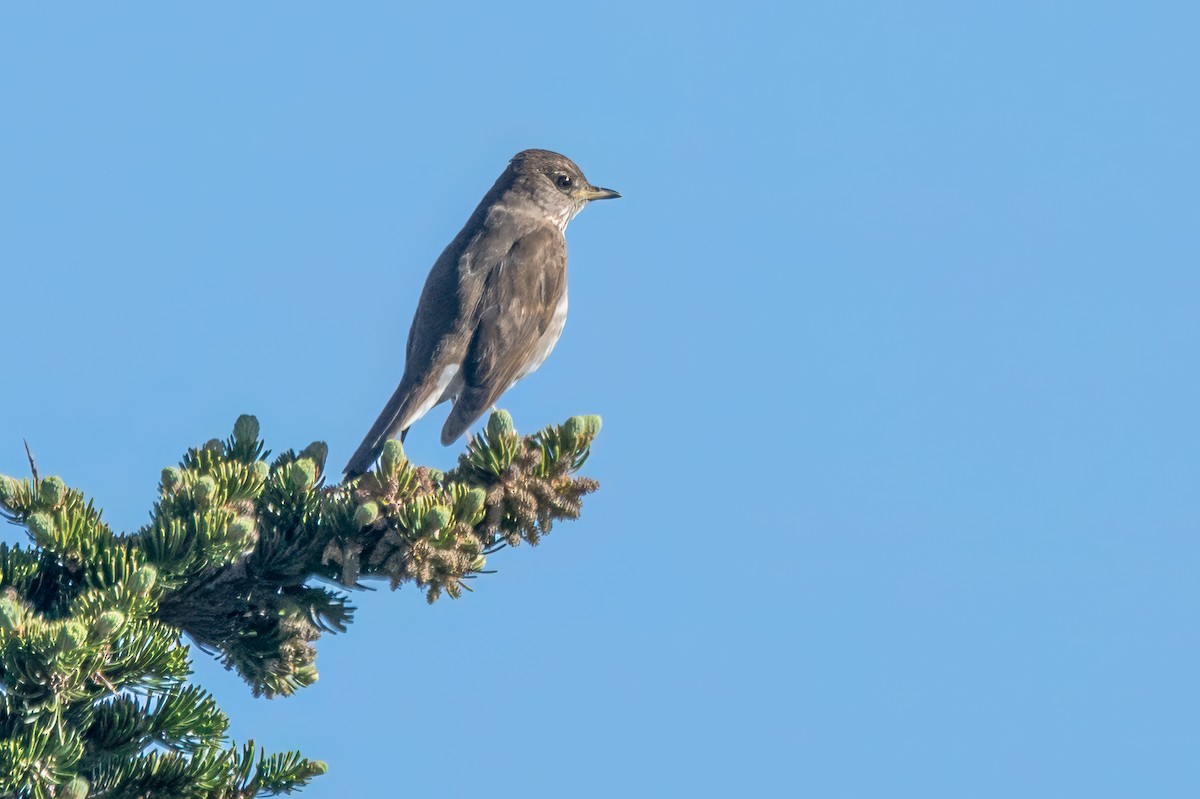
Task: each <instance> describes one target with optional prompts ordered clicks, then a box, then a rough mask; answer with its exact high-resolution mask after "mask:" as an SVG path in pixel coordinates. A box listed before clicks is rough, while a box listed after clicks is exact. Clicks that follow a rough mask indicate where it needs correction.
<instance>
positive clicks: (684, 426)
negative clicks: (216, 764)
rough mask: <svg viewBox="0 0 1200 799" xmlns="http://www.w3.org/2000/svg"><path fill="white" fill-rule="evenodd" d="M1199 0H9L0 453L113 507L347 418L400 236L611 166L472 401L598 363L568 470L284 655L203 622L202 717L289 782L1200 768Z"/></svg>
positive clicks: (442, 791)
mask: <svg viewBox="0 0 1200 799" xmlns="http://www.w3.org/2000/svg"><path fill="white" fill-rule="evenodd" d="M431 5H432V4H431ZM1198 24H1200V14H1198V13H1197V12H1196V10H1195V8H1194V6H1192V5H1189V4H1184V3H1154V2H1149V3H1140V4H1133V3H1105V2H1099V3H1096V2H1093V3H1073V2H1068V3H1058V4H1045V3H1028V2H1009V3H932V2H907V3H886V2H863V3H856V4H823V5H819V6H808V5H804V6H795V7H790V6H785V4H777V5H761V4H756V3H739V4H737V5H736V6H731V7H718V6H708V7H706V6H704V5H697V4H694V3H689V4H684V3H661V4H646V7H644V6H643V4H637V3H620V2H609V3H604V4H564V3H540V4H535V3H527V4H521V5H520V6H511V5H500V4H492V5H491V6H489V7H483V6H482V5H481V6H480V7H478V8H461V9H456V10H451V9H446V10H432V8H426V9H423V10H421V9H409V8H402V7H401V4H379V3H360V4H354V6H353V7H352V8H351V7H347V6H345V5H342V6H337V7H335V6H333V5H328V4H311V3H289V4H256V5H255V6H254V7H253V8H251V7H246V6H243V5H241V4H222V3H216V4H212V3H210V4H206V5H205V6H204V7H203V8H195V9H188V10H184V9H180V8H178V7H172V8H167V7H165V6H163V5H161V4H132V3H120V4H103V5H102V6H99V5H87V6H84V5H80V6H78V7H77V8H74V9H73V10H71V11H67V10H65V9H62V8H59V9H56V11H54V12H49V11H46V10H44V9H41V8H38V9H36V10H28V9H16V8H15V7H7V8H5V9H4V10H3V11H2V12H0V100H2V102H3V113H2V116H3V124H0V296H2V297H3V299H4V302H3V312H2V315H0V332H2V333H3V340H4V341H5V342H6V346H5V348H4V356H3V377H0V380H2V381H3V382H2V385H3V387H4V390H3V391H0V472H5V473H23V472H24V471H25V469H26V466H25V462H24V454H23V451H22V448H21V439H22V438H28V439H29V441H30V443H31V445H32V446H33V448H34V450H35V452H36V454H37V456H38V459H39V464H40V466H41V468H42V470H43V471H44V472H48V473H49V472H53V473H58V474H61V475H62V476H63V477H64V478H65V479H66V480H67V481H68V482H69V483H70V484H72V485H75V486H78V487H80V488H82V489H84V490H85V491H87V492H89V494H91V495H92V496H94V497H95V499H96V500H97V502H98V503H99V504H100V505H101V506H103V507H104V508H105V509H106V518H107V519H108V520H109V521H110V523H112V524H114V525H115V526H117V527H118V528H121V529H126V530H132V529H135V528H136V527H137V526H138V525H140V524H141V523H142V522H143V520H144V519H145V518H146V513H147V512H148V509H149V506H150V503H151V502H152V500H153V497H154V489H155V483H156V479H157V476H158V473H159V470H160V469H161V468H162V467H163V466H164V465H167V464H169V463H173V462H175V461H176V460H177V459H178V457H179V455H180V453H181V452H182V450H183V449H184V448H185V447H186V446H188V445H192V444H196V443H199V442H202V441H204V440H206V439H208V438H210V437H213V436H220V435H225V434H226V433H227V432H228V430H229V429H230V427H231V425H232V423H233V420H234V419H235V418H236V416H237V415H238V414H239V413H243V412H251V413H255V414H257V415H258V416H259V418H260V420H261V422H262V426H263V431H264V433H265V435H266V436H267V439H268V443H269V445H270V446H272V447H273V448H274V449H276V450H280V449H285V448H287V447H297V448H298V447H302V446H304V445H305V444H307V443H308V442H309V441H311V440H313V439H323V440H325V441H327V442H328V443H329V446H330V451H331V461H332V462H335V463H336V464H339V465H340V464H341V463H344V461H345V459H346V458H347V457H348V456H349V454H350V453H351V451H352V450H353V449H354V447H355V446H356V445H357V444H358V441H359V440H360V438H361V437H362V435H363V433H364V432H365V431H366V429H367V428H368V427H369V425H370V424H371V422H372V421H373V420H374V418H375V415H376V413H377V412H378V410H379V408H380V407H381V406H382V403H383V402H384V400H385V399H386V398H387V396H388V395H389V394H390V392H391V391H392V389H393V388H394V385H395V383H396V382H397V380H398V378H399V375H400V372H401V369H402V364H403V354H402V351H403V342H404V338H405V335H406V333H407V329H408V324H409V321H410V319H411V315H412V311H413V308H414V306H415V303H416V299H417V296H418V293H419V290H420V287H421V284H422V281H423V280H424V276H425V273H426V271H427V270H428V268H429V266H430V265H431V264H432V262H433V260H434V258H435V257H436V256H437V254H438V253H439V252H440V250H441V249H442V247H443V246H445V244H446V243H447V242H448V241H449V240H450V238H451V237H452V236H453V235H454V233H455V232H457V230H458V229H459V227H460V226H461V225H462V223H463V222H464V221H465V219H466V217H467V215H468V214H469V212H470V211H471V209H472V208H473V207H474V205H475V203H476V202H478V200H479V198H480V197H481V196H482V194H483V192H484V191H485V190H486V189H487V188H488V187H489V186H490V185H491V183H492V181H493V180H494V179H495V177H496V175H497V174H499V172H500V171H501V170H502V169H503V167H504V165H505V162H506V161H507V159H508V158H509V157H510V156H511V155H512V154H513V153H515V152H516V151H518V150H520V149H524V148H526V147H545V148H549V149H554V150H558V151H561V152H564V153H566V154H567V155H569V156H571V157H572V158H574V159H575V160H576V161H577V162H578V163H579V164H580V165H581V166H582V167H583V169H584V170H585V172H586V173H587V175H588V177H589V178H590V179H591V180H592V181H593V182H594V183H597V184H599V185H604V186H611V187H613V188H616V189H618V190H620V191H621V192H622V193H623V194H624V199H621V200H619V201H616V202H612V203H603V204H598V205H597V206H595V207H592V208H589V209H587V210H586V211H585V212H584V213H583V214H582V215H581V216H580V217H578V218H577V219H576V220H575V221H574V222H573V223H572V224H571V228H570V230H569V231H568V241H569V245H570V247H569V248H570V259H571V260H570V263H571V276H570V286H571V312H570V319H569V321H568V323H567V328H566V332H565V334H564V336H563V339H562V340H561V342H560V343H559V345H558V348H557V350H556V351H555V353H554V354H553V356H552V357H551V358H550V359H549V361H548V362H547V363H546V364H545V365H544V366H543V367H542V369H541V370H540V371H539V372H538V373H537V374H536V375H534V376H532V377H530V378H528V379H527V380H525V381H524V382H523V383H522V384H521V385H519V386H518V387H517V388H515V389H514V390H513V391H511V392H510V393H509V394H508V395H507V396H506V397H505V398H504V400H503V401H502V403H501V404H502V405H504V406H505V407H507V408H508V409H509V410H510V411H511V412H512V413H513V415H514V417H515V419H516V422H517V425H518V427H519V428H520V429H522V430H525V431H532V430H534V429H536V428H538V427H540V426H542V425H543V424H546V423H549V422H553V421H560V420H562V419H565V418H566V417H567V416H570V415H572V414H576V413H599V414H601V415H603V417H604V422H605V427H604V431H603V433H602V436H601V438H600V439H599V440H598V442H597V445H596V448H595V452H594V455H593V457H592V459H591V460H590V461H589V462H588V466H587V473H588V474H590V475H591V476H594V477H596V478H598V479H599V480H600V481H601V482H602V484H603V488H602V490H601V492H600V493H599V494H597V495H595V496H594V497H592V498H590V499H589V501H588V503H587V505H586V507H585V513H584V518H583V519H582V520H581V521H579V522H577V523H573V524H563V525H561V526H560V527H558V528H556V529H555V532H554V533H553V534H552V535H551V536H550V537H549V538H548V539H547V540H546V541H545V542H544V543H543V545H542V546H541V547H539V548H538V550H536V551H532V550H529V549H528V548H525V549H522V550H519V551H510V552H505V553H504V554H502V555H500V556H497V557H495V558H493V560H492V565H495V566H497V567H499V569H500V573H499V574H497V575H494V576H491V577H488V578H486V579H484V580H482V581H480V582H479V583H478V586H477V588H478V590H477V591H476V592H475V593H474V594H472V595H469V596H468V597H467V598H465V599H463V600H461V601H458V602H450V601H443V602H441V603H439V604H438V605H436V606H434V607H432V608H430V607H427V606H426V605H425V603H424V601H423V599H422V597H421V595H420V593H419V592H418V591H416V590H413V589H408V590H401V591H400V592H399V593H397V594H391V593H389V592H387V591H385V590H384V591H380V592H377V593H373V594H362V595H359V596H357V597H356V600H357V604H358V605H359V606H360V608H361V610H360V612H359V615H358V620H357V623H356V624H355V625H354V627H353V628H352V629H351V631H350V632H349V633H348V634H347V635H345V636H339V637H336V638H328V639H326V640H323V641H322V642H321V645H320V651H321V655H320V658H319V666H320V669H321V681H320V683H319V684H317V685H316V686H314V687H313V688H311V689H309V690H307V691H304V692H303V693H302V694H301V695H299V696H297V697H295V698H292V699H289V700H286V701H266V700H255V699H252V698H251V697H250V695H249V693H248V691H247V690H246V689H245V687H244V686H243V685H241V684H240V683H239V682H238V680H237V678H236V677H235V676H233V675H231V674H227V673H225V672H223V671H221V670H220V668H219V667H217V666H215V665H214V664H213V663H212V662H211V661H208V660H206V658H205V657H204V656H203V655H202V654H199V653H197V679H198V680H199V681H201V682H202V683H203V684H204V685H205V686H206V687H208V688H209V689H210V690H212V691H214V692H215V693H216V695H217V697H218V699H219V700H220V702H221V703H222V705H223V706H224V707H225V709H226V710H227V711H228V712H229V713H230V715H231V716H232V718H233V732H234V734H235V735H236V736H237V737H238V738H239V739H245V738H247V737H254V738H256V739H257V740H258V741H259V742H260V743H262V744H263V745H265V746H266V747H267V748H268V749H286V748H299V749H301V750H302V751H303V752H304V753H305V754H307V755H308V756H310V757H316V758H322V759H325V760H327V761H328V762H329V764H330V773H329V775H328V776H326V777H324V778H322V779H320V780H318V781H316V782H315V783H314V784H313V786H312V787H311V788H309V789H308V790H307V791H306V792H305V794H304V795H305V796H308V797H340V796H348V795H384V794H386V795H391V794H392V793H393V792H394V793H396V794H397V795H400V794H408V795H424V794H431V793H434V792H436V793H438V794H439V795H443V796H468V795H471V796H477V795H488V796H496V797H504V796H563V795H568V796H584V797H586V796H597V797H601V796H603V797H608V796H613V795H630V796H739V795H749V794H753V793H756V792H762V793H767V792H769V793H770V794H771V795H778V796H786V795H796V796H819V797H872V798H874V797H880V796H888V797H908V796H913V797H923V799H927V798H928V797H956V798H957V797H964V796H970V797H1012V796H1026V797H1060V796H1089V797H1107V796H1114V797H1117V796H1122V797H1123V796H1155V797H1176V796H1178V797H1185V796H1186V797H1191V796H1195V795H1197V792H1198V791H1200V767H1198V766H1197V762H1198V761H1197V757H1196V754H1197V750H1198V749H1200V728H1198V727H1197V723H1196V718H1197V716H1198V714H1200V696H1198V693H1197V687H1196V684H1197V683H1196V674H1197V673H1200V645H1198V644H1197V635H1196V628H1197V624H1196V622H1197V607H1198V600H1200V588H1198V587H1197V581H1196V573H1197V566H1198V565H1200V542H1198V540H1197V532H1198V531H1200V506H1198V503H1197V498H1196V497H1197V485H1198V480H1200V468H1198V466H1197V464H1198V462H1200V422H1198V418H1200V417H1198V414H1197V409H1198V408H1200V378H1197V375H1196V360H1195V356H1196V349H1197V345H1198V344H1200V314H1197V302H1198V298H1200V277H1198V275H1197V265H1198V264H1200V239H1198V235H1197V230H1198V226H1197V223H1198V222H1200V203H1198V201H1197V184H1198V182H1200V165H1198V163H1200V162H1198V158H1197V150H1196V143H1197V141H1200V112H1198V110H1197V105H1196V102H1195V76H1196V75H1197V74H1200V63H1198V62H1200V57H1198V56H1197V50H1196V47H1195V36H1194V34H1195V30H1196V28H1197V25H1198ZM433 416H434V418H433V419H431V420H427V421H426V422H424V423H423V424H421V425H419V426H418V427H416V428H414V431H413V434H412V435H411V436H410V438H409V445H408V451H409V454H410V455H411V456H412V457H413V458H414V460H417V461H419V462H423V463H427V464H430V465H437V466H443V467H445V466H448V465H450V464H452V463H453V461H454V458H455V457H456V453H457V451H458V448H457V447H456V448H452V449H443V448H442V447H440V446H439V445H438V443H437V434H438V430H439V429H440V424H441V421H440V420H441V418H442V416H441V411H440V410H439V411H438V412H435V414H434V415H433ZM4 535H6V536H7V538H8V539H10V540H15V539H19V538H20V536H21V533H20V531H19V530H17V529H15V528H13V529H10V530H9V531H7V532H6V533H4Z"/></svg>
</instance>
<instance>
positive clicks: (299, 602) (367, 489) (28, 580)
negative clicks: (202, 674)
mask: <svg viewBox="0 0 1200 799" xmlns="http://www.w3.org/2000/svg"><path fill="white" fill-rule="evenodd" d="M599 429H600V420H599V418H598V417H595V416H577V417H573V418H571V419H569V420H568V421H567V422H566V423H565V424H563V425H559V426H553V427H549V428H547V429H545V430H542V431H541V432H539V433H536V434H534V435H531V436H527V437H524V438H522V437H520V436H519V435H518V434H517V433H516V431H515V430H514V429H513V424H512V419H511V417H509V415H508V414H507V413H505V412H503V411H497V412H495V413H493V414H492V416H491V418H490V420H489V421H488V424H487V427H486V429H485V430H484V432H483V433H482V434H481V435H479V436H478V437H476V438H474V439H472V440H471V442H470V443H469V444H468V446H467V450H466V452H465V453H464V454H463V455H461V456H460V457H459V462H458V465H457V466H456V467H455V468H454V469H452V470H450V471H448V472H439V471H437V470H434V469H429V468H425V467H418V466H414V465H413V464H411V463H410V462H409V461H408V460H407V459H406V458H405V456H404V451H403V449H402V447H401V446H400V442H399V441H390V442H388V445H387V447H386V448H385V450H384V453H383V456H382V457H381V459H380V464H379V467H378V469H377V470H376V471H374V472H370V473H368V474H366V475H363V476H362V477H359V478H357V479H355V480H352V481H348V482H347V483H346V484H343V485H337V486H332V487H326V485H325V457H326V454H327V448H326V447H325V445H324V444H323V443H320V442H317V443H314V444H310V445H309V446H308V447H306V448H304V449H303V450H301V451H300V452H298V453H297V452H294V451H291V450H289V451H287V452H284V453H283V454H282V455H279V456H278V457H276V458H275V459H274V460H273V461H271V462H269V463H268V461H267V457H268V455H269V453H268V452H267V450H266V448H265V445H264V443H263V442H262V440H261V439H260V438H259V435H258V433H259V430H258V421H257V420H256V419H255V418H254V417H252V416H242V417H240V418H239V419H238V420H237V423H236V424H235V425H234V430H233V434H232V435H231V436H230V437H229V438H228V439H226V440H224V441H221V440H217V439H214V440H212V441H209V442H208V443H207V444H205V445H204V446H202V447H199V448H196V449H190V450H188V451H187V453H186V454H185V455H184V457H183V460H182V461H181V462H180V464H179V466H177V467H169V468H167V469H164V470H163V472H162V479H161V482H160V485H159V495H158V500H157V501H156V502H155V503H154V507H153V509H152V511H151V517H150V522H149V523H148V524H146V525H145V526H144V527H142V528H141V529H140V530H138V531H137V532H136V533H133V534H129V535H119V534H116V533H114V532H113V531H112V530H110V529H109V527H108V525H106V524H105V523H104V522H103V521H102V519H101V514H100V511H99V510H98V509H97V508H96V507H95V506H94V505H93V504H92V502H91V501H90V500H88V499H86V498H85V497H84V496H83V495H82V494H81V493H80V492H79V491H76V490H75V489H72V488H69V487H68V486H67V485H66V484H65V483H64V482H63V481H62V480H61V479H60V478H58V477H47V478H45V479H39V478H38V475H37V473H36V469H35V470H34V475H33V478H32V479H25V480H19V479H15V478H12V477H7V476H3V475H0V513H2V514H3V515H4V516H5V517H6V518H7V519H8V520H9V521H11V522H13V523H15V524H18V525H21V526H23V527H24V528H25V529H26V530H27V531H28V534H29V538H30V542H29V544H28V545H27V546H21V545H19V544H18V545H14V546H9V545H7V544H0V691H2V693H0V796H4V797H9V796H12V797H21V798H22V799H25V798H28V799H49V798H50V797H58V798H59V799H62V798H63V797H71V799H82V797H105V798H108V799H117V798H118V797H129V798H130V799H133V798H134V797H144V798H145V799H149V798H150V797H171V798H172V799H174V798H175V797H178V798H179V799H189V798H190V797H197V799H199V798H200V797H203V798H204V799H234V798H235V797H236V798H237V799H242V798H243V797H246V798H248V797H254V796H272V795H276V794H281V793H288V792H290V791H292V790H295V789H297V788H299V787H302V786H303V785H304V784H305V783H306V782H307V781H309V780H310V779H311V778H312V777H314V776H316V775H318V774H322V773H324V771H325V764H324V763H322V762H321V761H317V760H308V759H306V758H304V757H302V756H301V755H300V754H299V753H298V752H290V753H286V754H275V755H267V754H266V753H265V752H263V751H262V750H259V749H256V747H255V744H254V742H253V741H250V742H247V743H245V744H242V745H239V744H237V743H234V742H230V741H229V740H228V739H227V737H226V734H225V733H226V729H227V728H228V720H227V717H226V716H225V715H224V713H222V711H221V710H220V708H219V707H217V705H216V703H215V701H214V700H213V698H212V697H211V696H210V695H209V694H208V693H207V692H205V691H204V690H202V689H201V688H199V687H197V686H194V685H190V684H188V681H187V677H188V675H189V673H190V660H189V656H190V651H189V647H188V646H187V645H186V644H185V643H183V642H182V640H181V638H182V636H184V635H186V636H187V637H188V638H190V639H192V641H194V642H195V643H196V644H198V645H199V646H200V647H201V648H202V649H204V650H206V651H209V652H212V653H214V654H216V655H217V656H218V657H220V659H221V661H222V662H223V663H224V664H225V666H226V667H227V668H231V669H235V670H236V671H237V672H238V674H240V675H241V676H242V677H243V678H244V679H245V680H246V682H247V683H248V684H249V686H250V688H251V690H252V691H253V692H254V694H255V695H265V696H269V697H274V696H286V695H289V694H291V693H292V692H294V691H296V690H297V689H299V688H302V687H304V686H306V685H309V684H311V683H312V682H314V681H315V680H316V679H317V669H316V665H315V659H316V649H315V647H314V642H315V641H316V640H317V639H318V638H319V637H320V636H321V634H322V633H324V632H343V631H345V630H346V626H347V625H348V624H349V623H350V621H351V618H352V615H353V610H354V609H353V608H352V607H351V606H350V605H349V603H348V596H347V594H346V593H345V591H344V590H341V589H342V588H353V587H355V586H358V585H360V582H361V581H363V580H370V579H384V580H387V581H388V583H389V584H390V585H391V587H392V588H393V589H394V588H397V587H399V586H400V585H402V584H403V583H406V582H413V583H415V584H416V585H418V586H419V587H420V588H421V589H422V590H423V591H424V592H425V595H426V597H427V599H428V601H430V602H433V601H435V600H436V599H437V598H438V597H439V596H441V595H442V594H448V595H450V596H451V597H458V596H460V595H461V592H462V590H463V589H466V588H468V587H469V581H470V580H472V579H474V578H475V577H476V576H477V575H479V574H483V573H486V572H485V567H486V563H487V556H488V555H489V554H491V553H492V552H494V551H496V550H497V549H499V548H501V547H504V546H508V545H517V544H519V543H520V542H522V541H526V542H528V543H530V544H537V542H538V540H539V539H540V537H541V536H542V535H544V534H546V533H547V532H549V531H550V529H551V527H552V525H553V523H554V522H555V521H557V520H560V519H574V518H577V517H578V516H579V513H580V508H581V500H582V497H583V496H584V495H585V494H588V493H590V492H592V491H594V490H595V489H596V488H597V484H596V483H595V482H594V481H592V480H589V479H587V478H583V477H577V476H574V473H575V472H576V471H577V470H578V469H579V468H580V467H581V466H582V465H583V463H584V461H585V460H586V458H587V455H588V452H589V448H590V445H591V442H592V440H593V438H594V437H595V436H596V434H597V433H598V432H599ZM31 465H32V464H31Z"/></svg>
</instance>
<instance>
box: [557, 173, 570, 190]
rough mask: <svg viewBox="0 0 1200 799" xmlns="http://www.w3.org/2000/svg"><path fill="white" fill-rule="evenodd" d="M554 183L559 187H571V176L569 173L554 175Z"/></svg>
mask: <svg viewBox="0 0 1200 799" xmlns="http://www.w3.org/2000/svg"><path fill="white" fill-rule="evenodd" d="M554 185H556V186H558V187H559V188H560V189H569V188H571V176H570V175H555V176H554Z"/></svg>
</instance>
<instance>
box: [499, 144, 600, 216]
mask: <svg viewBox="0 0 1200 799" xmlns="http://www.w3.org/2000/svg"><path fill="white" fill-rule="evenodd" d="M508 171H509V173H510V174H511V177H512V180H513V183H512V186H513V188H514V189H516V190H517V191H520V192H522V193H523V194H528V195H529V196H531V197H532V199H533V200H534V201H535V202H537V203H538V204H539V205H541V206H542V208H543V209H545V211H546V212H547V213H548V214H550V215H551V216H554V217H556V218H557V219H559V220H560V226H561V227H566V224H567V222H569V221H570V219H571V217H573V216H575V214H577V213H579V212H580V210H582V209H583V206H585V205H587V204H588V203H589V202H591V201H592V200H611V199H615V198H617V197H620V196H621V195H620V194H618V193H617V192H615V191H613V190H612V189H603V188H600V187H599V186H593V185H592V184H591V183H589V182H588V179H587V178H585V177H584V176H583V171H582V170H581V169H580V168H579V167H578V166H576V165H575V162H574V161H572V160H571V159H570V158H567V157H566V156H565V155H559V154H558V153H553V152H550V151H549V150H522V151H521V152H519V153H517V154H516V155H515V156H513V159H512V161H511V162H510V163H509V166H508Z"/></svg>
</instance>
